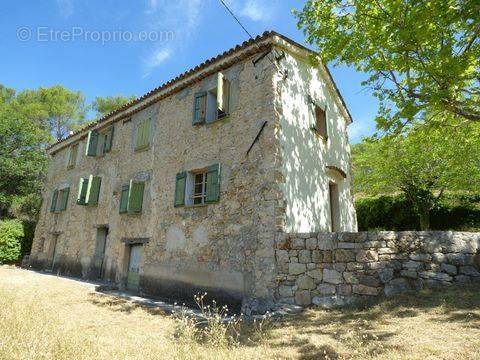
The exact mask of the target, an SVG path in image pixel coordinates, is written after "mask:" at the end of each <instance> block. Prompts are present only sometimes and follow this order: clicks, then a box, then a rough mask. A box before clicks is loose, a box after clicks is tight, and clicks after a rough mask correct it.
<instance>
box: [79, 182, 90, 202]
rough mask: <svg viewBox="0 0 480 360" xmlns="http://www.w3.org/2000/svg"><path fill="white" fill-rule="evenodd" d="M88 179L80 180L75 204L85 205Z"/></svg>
mask: <svg viewBox="0 0 480 360" xmlns="http://www.w3.org/2000/svg"><path fill="white" fill-rule="evenodd" d="M87 189H88V178H81V179H80V181H79V182H78V194H77V204H78V205H87Z"/></svg>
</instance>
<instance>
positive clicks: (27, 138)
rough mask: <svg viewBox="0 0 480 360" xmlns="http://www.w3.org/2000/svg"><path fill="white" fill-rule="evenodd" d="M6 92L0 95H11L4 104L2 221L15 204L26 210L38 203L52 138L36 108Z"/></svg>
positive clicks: (0, 117) (0, 129) (0, 106)
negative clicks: (46, 149)
mask: <svg viewBox="0 0 480 360" xmlns="http://www.w3.org/2000/svg"><path fill="white" fill-rule="evenodd" d="M2 90H3V91H0V93H8V96H6V97H3V96H2V97H1V98H2V99H4V100H3V101H2V103H0V174H1V175H0V218H2V217H4V216H6V215H7V214H6V212H7V210H8V209H9V208H10V206H11V204H12V203H13V202H16V203H17V207H18V208H21V207H23V208H24V210H27V208H28V205H27V204H28V203H32V201H33V202H35V203H36V204H38V202H39V195H40V191H41V187H42V179H43V177H44V173H45V171H46V166H47V156H46V153H45V151H44V148H45V146H46V145H47V144H48V143H49V141H50V140H51V138H52V137H51V135H50V132H49V130H48V128H46V127H45V126H44V124H43V123H42V122H41V119H42V116H41V115H38V111H37V112H36V113H37V116H34V111H33V108H36V109H37V110H38V107H37V106H36V105H32V106H27V104H25V105H26V106H25V107H22V106H20V104H19V102H17V99H16V96H15V92H14V91H13V90H11V89H5V88H3V89H2ZM39 111H41V110H39ZM32 194H33V195H32ZM32 196H34V197H36V199H35V200H32ZM36 206H38V205H35V207H36ZM36 211H37V210H36V209H31V208H29V209H28V210H27V212H33V213H35V212H36Z"/></svg>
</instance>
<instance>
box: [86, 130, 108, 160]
mask: <svg viewBox="0 0 480 360" xmlns="http://www.w3.org/2000/svg"><path fill="white" fill-rule="evenodd" d="M113 129H114V126H113V125H110V126H109V127H108V128H106V129H105V130H102V131H98V130H92V131H89V132H88V138H87V145H86V148H85V155H87V156H101V155H103V154H106V153H108V152H110V150H111V149H112V141H113Z"/></svg>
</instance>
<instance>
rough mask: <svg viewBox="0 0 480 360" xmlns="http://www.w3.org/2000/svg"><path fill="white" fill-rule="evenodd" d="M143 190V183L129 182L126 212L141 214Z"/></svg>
mask: <svg viewBox="0 0 480 360" xmlns="http://www.w3.org/2000/svg"><path fill="white" fill-rule="evenodd" d="M144 188H145V183H143V182H140V181H134V180H130V191H129V193H128V212H129V213H130V214H132V213H133V214H135V213H139V212H142V204H143V190H144Z"/></svg>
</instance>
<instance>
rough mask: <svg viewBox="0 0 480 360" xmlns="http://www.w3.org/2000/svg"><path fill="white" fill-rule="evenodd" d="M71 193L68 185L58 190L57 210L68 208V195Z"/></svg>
mask: <svg viewBox="0 0 480 360" xmlns="http://www.w3.org/2000/svg"><path fill="white" fill-rule="evenodd" d="M69 194H70V188H69V187H66V188H63V189H60V190H58V197H57V204H56V207H55V211H56V212H59V211H65V210H66V209H67V203H68V195H69Z"/></svg>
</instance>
